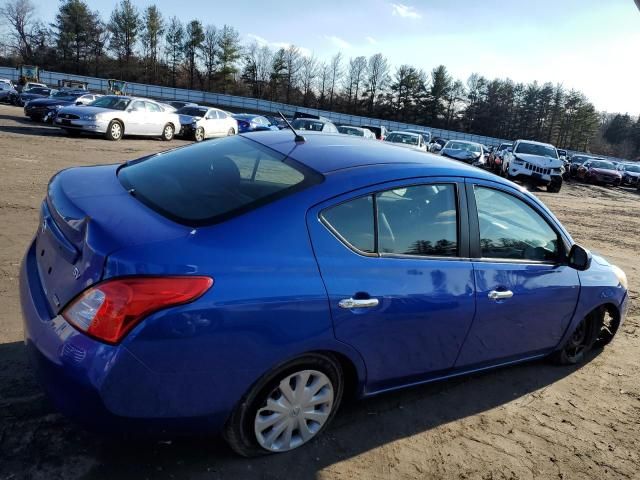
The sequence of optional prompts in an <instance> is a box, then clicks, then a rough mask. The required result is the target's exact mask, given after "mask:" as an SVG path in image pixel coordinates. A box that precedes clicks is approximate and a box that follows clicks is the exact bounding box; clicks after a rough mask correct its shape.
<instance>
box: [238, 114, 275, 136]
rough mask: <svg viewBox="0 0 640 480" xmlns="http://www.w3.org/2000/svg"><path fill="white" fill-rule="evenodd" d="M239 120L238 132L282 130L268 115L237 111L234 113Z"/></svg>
mask: <svg viewBox="0 0 640 480" xmlns="http://www.w3.org/2000/svg"><path fill="white" fill-rule="evenodd" d="M232 116H233V118H235V119H236V120H237V121H238V133H247V132H259V131H264V130H280V128H279V127H278V125H276V124H273V123H271V121H270V120H269V119H268V118H267V117H263V116H262V115H254V114H252V113H236V114H234V115H232Z"/></svg>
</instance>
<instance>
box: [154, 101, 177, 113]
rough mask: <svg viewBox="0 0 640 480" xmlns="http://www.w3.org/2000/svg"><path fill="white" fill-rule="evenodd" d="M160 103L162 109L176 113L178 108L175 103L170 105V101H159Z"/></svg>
mask: <svg viewBox="0 0 640 480" xmlns="http://www.w3.org/2000/svg"><path fill="white" fill-rule="evenodd" d="M158 105H160V107H161V108H162V110H164V111H165V112H171V113H175V112H176V111H177V110H178V109H177V108H176V107H174V106H173V105H169V104H168V103H158Z"/></svg>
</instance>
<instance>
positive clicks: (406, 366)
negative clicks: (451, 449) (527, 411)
mask: <svg viewBox="0 0 640 480" xmlns="http://www.w3.org/2000/svg"><path fill="white" fill-rule="evenodd" d="M304 136H305V138H306V141H304V142H303V141H301V140H300V139H299V138H298V141H297V142H296V141H294V136H293V134H292V133H291V132H290V131H280V132H263V133H252V134H250V135H248V136H243V135H238V136H234V137H228V138H224V139H219V140H214V141H211V142H205V143H202V144H197V145H192V146H188V147H184V148H179V149H175V150H172V151H169V152H164V153H159V154H156V155H152V156H149V157H145V158H142V159H139V160H134V161H130V162H127V163H125V164H123V165H102V166H93V167H82V168H72V169H68V170H65V171H62V172H60V173H58V174H57V175H56V176H54V177H53V179H52V180H51V182H50V184H49V186H48V191H47V195H46V199H45V200H44V202H43V203H42V206H41V211H40V224H39V226H38V229H37V232H36V235H35V237H34V239H33V242H32V244H31V245H30V246H29V248H28V251H27V253H26V255H25V258H24V261H23V263H22V267H21V275H20V293H21V302H22V309H23V312H24V322H25V342H26V345H27V348H28V351H29V353H30V356H31V358H32V360H33V362H34V365H35V366H36V370H37V372H38V373H39V378H40V380H41V382H42V384H43V386H44V388H45V390H46V392H47V393H48V395H49V396H50V398H51V399H52V400H53V402H54V403H55V404H56V405H57V407H58V408H59V409H60V410H61V411H63V412H64V413H66V414H67V415H69V416H72V417H75V418H77V419H79V420H80V421H82V422H84V423H85V424H89V425H91V426H93V427H98V428H100V429H104V430H113V429H115V430H118V431H121V430H127V431H129V432H135V433H140V432H144V433H153V432H162V435H163V436H165V437H166V436H167V435H170V434H184V433H189V434H191V433H201V432H208V433H210V432H221V433H222V434H223V435H224V437H225V438H226V440H227V441H228V442H229V444H230V445H231V446H232V447H233V448H234V449H235V450H236V451H237V452H239V453H240V454H242V455H255V454H260V453H266V452H282V451H286V450H291V449H294V448H296V447H298V446H300V445H302V444H304V443H306V442H307V441H309V440H310V439H312V438H314V437H316V436H317V435H318V434H319V433H320V432H321V431H322V430H323V429H324V428H325V427H326V426H327V425H328V423H329V422H330V420H331V419H332V417H333V416H334V415H335V413H336V410H337V409H338V407H339V405H340V402H341V400H342V399H343V397H344V396H346V395H355V396H357V397H367V396H371V395H376V394H379V393H381V392H387V391H390V390H395V389H398V388H401V387H406V386H410V385H416V384H420V383H424V382H430V381H434V380H438V379H442V378H446V377H450V376H454V375H459V374H463V373H469V372H476V371H479V370H483V369H487V368H492V367H498V366H502V365H508V364H513V363H516V362H521V361H526V360H531V359H537V358H541V357H546V356H550V357H552V358H553V359H555V360H556V361H557V362H559V363H562V364H573V363H577V362H580V361H581V360H582V359H583V358H584V356H585V354H586V353H587V352H588V351H589V350H590V349H591V348H593V347H594V346H600V345H604V344H606V343H607V342H609V341H610V340H611V339H612V338H613V335H614V334H615V333H616V330H617V329H618V327H619V325H620V324H621V322H622V321H623V319H624V316H625V313H626V306H627V279H626V277H625V274H624V273H623V272H622V270H620V269H619V268H617V267H615V266H613V265H610V264H609V263H607V261H606V260H604V259H603V258H601V257H599V256H596V255H595V254H594V255H592V254H590V253H589V252H588V251H587V250H585V249H584V248H582V247H580V246H579V245H577V244H575V243H574V241H573V240H572V239H571V236H570V235H569V233H568V232H567V231H566V230H565V229H564V228H563V227H562V225H561V224H560V223H559V222H558V220H557V219H556V218H555V217H554V216H553V214H552V213H551V212H550V211H549V210H548V209H547V208H546V207H545V206H544V205H543V204H542V203H541V202H540V201H539V200H538V199H537V198H536V197H535V196H533V195H531V194H529V193H528V192H526V191H524V190H523V189H522V188H520V187H518V186H517V185H515V184H513V183H511V182H509V181H506V180H503V179H501V178H499V177H496V176H495V175H491V174H489V173H486V172H484V171H482V170H479V169H476V168H472V167H470V166H468V165H465V164H462V163H459V162H455V161H452V160H447V159H443V158H442V157H436V156H433V155H425V154H424V153H422V152H413V151H410V150H406V149H399V148H396V147H394V146H389V145H384V144H379V143H376V142H372V143H366V142H364V143H363V142H362V140H361V139H358V138H351V137H349V136H345V135H326V134H315V133H313V132H305V133H304Z"/></svg>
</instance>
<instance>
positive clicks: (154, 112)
mask: <svg viewBox="0 0 640 480" xmlns="http://www.w3.org/2000/svg"><path fill="white" fill-rule="evenodd" d="M144 105H145V107H146V109H147V118H146V122H145V125H144V131H145V134H146V135H160V134H162V130H163V129H164V118H165V115H164V111H163V110H162V109H161V108H160V105H158V104H156V103H153V102H144Z"/></svg>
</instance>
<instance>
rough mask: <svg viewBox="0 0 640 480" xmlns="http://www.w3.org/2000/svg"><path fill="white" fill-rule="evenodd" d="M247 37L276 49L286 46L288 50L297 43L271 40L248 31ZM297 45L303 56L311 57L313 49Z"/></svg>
mask: <svg viewBox="0 0 640 480" xmlns="http://www.w3.org/2000/svg"><path fill="white" fill-rule="evenodd" d="M247 38H248V39H249V40H251V41H254V42H256V43H257V44H258V45H260V46H261V47H269V48H273V49H274V50H279V49H281V48H284V49H285V50H286V49H287V48H289V47H290V46H291V45H295V44H293V43H288V42H270V41H269V40H267V39H266V38H264V37H261V36H260V35H256V34H255V33H248V34H247ZM295 47H296V48H297V49H298V50H299V51H300V54H301V55H302V56H303V57H310V56H311V55H312V52H311V50H309V49H308V48H305V47H301V46H299V45H295Z"/></svg>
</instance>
